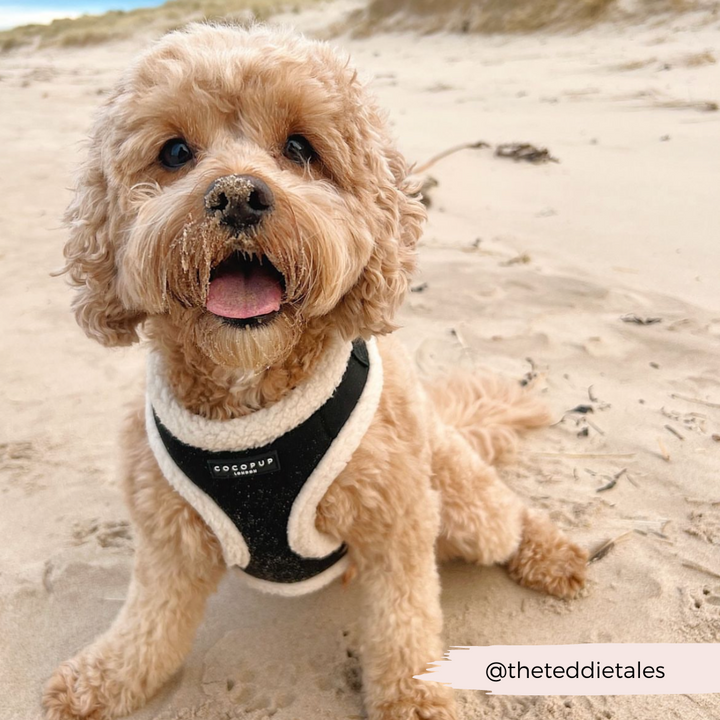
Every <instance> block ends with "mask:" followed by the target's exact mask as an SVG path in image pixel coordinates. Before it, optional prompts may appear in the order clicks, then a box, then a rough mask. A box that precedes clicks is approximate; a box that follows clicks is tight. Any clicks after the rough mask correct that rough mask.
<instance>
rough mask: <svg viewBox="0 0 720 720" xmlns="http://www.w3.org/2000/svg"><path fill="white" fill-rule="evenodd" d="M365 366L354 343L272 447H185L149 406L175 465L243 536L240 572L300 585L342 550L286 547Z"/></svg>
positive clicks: (359, 344) (362, 347)
mask: <svg viewBox="0 0 720 720" xmlns="http://www.w3.org/2000/svg"><path fill="white" fill-rule="evenodd" d="M369 368H370V361H369V358H368V350H367V346H366V344H365V342H364V341H362V340H358V341H356V342H354V343H353V348H352V352H351V354H350V358H349V360H348V364H347V368H346V369H345V373H344V375H343V377H342V380H341V381H340V384H339V385H338V387H337V389H336V390H335V392H334V393H333V395H332V396H331V397H330V398H329V399H328V400H327V401H326V402H325V404H324V405H322V406H321V407H320V408H319V409H318V410H317V411H315V413H314V414H313V415H311V416H310V417H309V418H308V419H307V420H306V421H305V422H303V423H302V424H300V425H298V426H297V427H295V428H294V429H292V430H290V431H289V432H286V433H285V434H284V435H281V436H280V437H279V438H277V439H276V440H274V441H273V442H271V443H270V444H268V445H265V446H264V447H259V448H253V449H251V450H242V451H239V452H210V451H208V450H204V449H202V448H197V447H193V446H190V445H186V444H185V443H183V442H182V441H180V440H179V439H178V438H176V437H175V436H174V435H172V433H171V432H170V431H169V430H168V429H167V428H166V427H165V426H164V425H163V423H162V422H161V421H160V419H159V418H158V416H157V414H156V413H155V412H154V410H153V418H154V421H155V426H156V427H157V431H158V433H159V436H160V438H161V440H162V444H163V445H164V446H165V449H166V450H167V452H168V454H169V455H170V457H171V458H172V460H173V462H174V463H175V464H176V465H177V467H178V468H179V469H180V470H181V471H182V472H183V474H184V475H185V476H186V477H187V478H188V479H189V480H190V481H191V482H192V483H193V484H194V485H196V486H197V487H198V488H199V489H200V490H202V492H203V493H205V495H207V496H208V497H209V498H210V499H211V500H212V501H213V502H214V503H215V504H216V505H217V506H218V507H219V508H220V510H222V512H223V513H224V514H225V515H226V516H227V517H228V518H229V519H230V520H231V521H232V523H233V524H234V525H235V527H236V528H237V529H238V531H239V532H240V534H241V535H242V537H243V539H244V540H245V543H246V545H247V548H248V550H249V552H250V562H249V564H248V565H247V566H246V567H244V568H243V571H244V572H245V573H247V574H248V575H250V576H252V577H254V578H258V579H259V580H263V581H266V582H271V583H298V582H301V581H305V580H308V579H310V578H313V577H315V576H317V575H319V574H320V573H322V572H324V571H326V570H328V569H329V568H330V567H331V566H333V565H335V564H336V563H337V562H338V561H339V560H340V559H341V558H342V557H343V556H344V555H345V553H346V552H347V548H346V547H345V546H344V545H341V546H340V547H339V548H338V549H337V550H335V551H334V552H332V553H330V554H329V555H326V556H325V557H321V558H308V557H302V556H301V555H298V554H297V553H295V552H294V551H293V550H292V548H291V547H290V543H289V541H288V523H289V520H290V514H291V512H292V509H293V504H294V503H295V501H296V499H297V498H298V495H299V494H300V492H301V490H302V488H303V486H304V485H305V483H306V482H307V480H308V478H310V476H311V474H312V473H313V471H314V470H315V468H316V467H317V465H318V463H319V462H320V461H321V460H322V458H323V457H324V456H325V454H326V453H327V452H328V449H329V448H330V446H331V445H332V443H333V441H334V440H335V438H337V437H338V434H339V433H340V431H341V430H342V428H343V427H344V425H345V424H346V422H347V421H348V418H349V417H350V415H351V414H352V412H353V410H354V409H355V407H356V405H357V404H358V401H359V399H360V397H361V395H362V393H363V389H364V388H365V385H366V383H367V379H368V373H369Z"/></svg>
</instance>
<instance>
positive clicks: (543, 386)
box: [0, 4, 720, 720]
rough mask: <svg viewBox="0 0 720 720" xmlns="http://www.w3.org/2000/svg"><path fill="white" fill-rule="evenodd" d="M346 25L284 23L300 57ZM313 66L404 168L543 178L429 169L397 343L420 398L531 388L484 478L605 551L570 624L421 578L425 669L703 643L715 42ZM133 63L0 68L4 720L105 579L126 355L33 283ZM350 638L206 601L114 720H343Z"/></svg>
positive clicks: (693, 700)
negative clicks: (123, 716)
mask: <svg viewBox="0 0 720 720" xmlns="http://www.w3.org/2000/svg"><path fill="white" fill-rule="evenodd" d="M347 7H348V5H347V4H346V5H340V6H333V7H331V8H330V9H322V10H320V11H318V10H314V11H308V12H306V13H303V14H301V15H290V16H287V17H284V20H290V21H292V22H295V23H298V24H300V26H301V27H303V28H305V29H308V30H314V31H321V30H323V28H325V27H327V26H328V25H329V24H331V23H332V22H334V21H336V20H338V18H339V17H340V14H341V13H342V12H343V11H344V10H345V9H347ZM337 42H338V43H339V44H340V45H343V46H345V47H346V48H347V49H348V50H349V51H350V52H351V53H352V54H353V57H354V59H355V63H356V64H357V65H358V66H359V67H360V68H361V69H362V72H363V75H364V76H365V77H366V78H368V79H369V80H370V81H371V82H372V85H373V87H374V89H375V91H376V92H377V94H378V95H379V98H380V101H381V103H382V104H383V105H384V106H385V107H387V108H388V110H389V113H390V117H391V119H392V122H393V125H394V130H395V133H396V135H397V137H398V138H399V141H400V145H401V147H402V149H403V150H404V151H405V152H406V154H407V156H408V157H409V158H410V159H412V160H417V161H418V162H423V161H425V160H427V159H428V158H429V157H431V156H432V155H434V154H435V153H437V152H440V151H442V150H444V149H446V148H447V147H450V146H452V145H453V144H456V143H460V142H472V141H476V140H484V141H486V142H488V143H490V144H491V145H493V146H495V145H496V144H498V143H502V142H513V141H523V142H530V143H533V144H535V145H537V146H539V147H547V148H548V149H549V150H550V152H551V153H552V154H553V155H554V156H555V157H557V158H558V159H559V161H560V162H559V163H548V164H542V165H533V164H530V163H521V162H513V161H511V160H507V159H501V158H496V157H494V155H493V151H492V148H490V149H482V150H466V151H463V152H460V153H457V154H455V155H452V156H450V157H448V158H447V159H445V160H443V161H442V162H440V163H438V164H437V165H436V166H435V167H433V168H432V169H431V170H430V171H429V172H430V174H432V175H433V176H434V177H435V178H436V179H437V181H438V183H439V184H438V185H437V187H436V188H434V189H433V190H432V191H431V200H432V206H431V209H430V222H429V225H428V228H427V231H426V233H425V235H424V239H423V242H422V248H421V265H422V271H421V274H420V276H419V277H418V279H417V285H419V286H420V287H419V288H418V289H419V290H421V291H418V292H414V293H412V294H411V295H410V296H409V299H408V302H407V303H406V305H405V307H404V310H403V312H402V323H403V325H404V327H403V329H402V330H401V331H400V335H401V337H403V338H404V339H405V341H406V342H407V344H408V345H409V346H410V347H411V348H412V350H413V352H414V354H415V359H416V362H417V364H418V366H419V367H420V369H421V370H422V371H423V372H434V371H437V370H439V369H442V368H443V367H449V366H453V365H457V364H463V365H467V366H475V367H486V368H490V369H493V370H495V371H498V372H502V373H504V374H506V375H508V376H510V377H515V378H517V379H520V378H523V377H524V376H526V374H527V373H531V375H533V376H536V377H535V384H536V387H537V390H538V392H541V393H543V395H544V396H545V397H546V398H547V401H548V402H549V403H550V405H551V406H552V408H553V410H554V412H555V415H556V418H557V420H558V423H557V424H556V425H554V426H553V427H551V428H548V429H546V430H543V431H540V432H536V433H533V434H532V435H530V436H528V437H527V439H526V441H525V442H524V443H523V445H522V452H521V454H520V456H519V458H518V461H517V463H516V464H513V465H508V466H507V467H505V468H504V469H503V473H504V475H505V477H506V478H507V480H508V482H509V483H510V484H511V485H512V486H513V487H515V488H516V489H517V490H518V492H520V493H521V494H522V495H523V496H525V497H526V498H527V499H528V502H529V503H530V504H532V505H533V506H535V507H537V508H542V509H544V510H546V511H547V512H549V513H550V514H551V516H552V517H553V518H554V519H555V520H556V521H557V522H558V523H559V524H560V525H561V526H562V527H563V528H565V529H566V530H567V531H568V532H569V533H571V534H572V535H573V536H574V537H576V538H577V539H578V540H579V541H580V542H581V543H583V544H584V545H586V546H587V547H589V548H593V547H596V546H597V545H598V544H599V543H601V542H603V541H605V540H607V539H610V538H617V537H622V539H621V540H619V541H618V543H617V544H616V545H615V546H614V547H613V548H612V549H611V550H610V552H609V553H608V554H606V555H605V556H604V557H603V558H602V559H600V560H599V561H598V562H596V563H594V564H593V565H592V566H591V569H590V582H589V586H588V588H587V591H586V592H585V593H584V595H583V597H581V598H580V599H578V600H576V601H574V602H564V601H560V600H555V599H550V598H547V597H544V596H541V595H539V594H536V593H534V592H531V591H528V590H524V589H521V588H519V587H517V586H516V585H515V584H513V583H512V582H511V581H510V580H509V579H508V578H507V576H506V575H505V573H504V572H503V571H502V570H501V569H498V568H475V567H470V566H466V565H462V564H453V565H450V566H448V567H446V568H445V569H444V570H443V607H444V611H445V617H446V626H445V642H446V644H447V645H469V644H472V645H480V644H523V643H527V644H531V643H532V644H541V643H570V642H618V643H620V642H718V641H720V480H719V477H718V476H719V472H718V468H719V465H720V462H719V461H720V442H718V441H717V440H716V439H713V434H717V433H720V407H719V406H720V367H719V366H720V359H719V354H718V341H719V340H720V292H719V291H718V279H719V278H718V268H720V242H718V241H717V229H718V227H720V203H718V199H717V186H718V182H717V169H718V167H720V113H718V112H715V111H712V110H709V109H708V108H712V107H713V106H712V105H709V103H716V102H718V101H720V94H719V92H718V88H719V87H720V65H719V64H718V63H717V62H715V61H716V60H720V51H718V50H717V48H720V30H718V29H717V28H713V27H712V26H709V25H706V24H704V23H701V22H700V19H699V18H698V17H695V16H685V17H683V18H680V19H677V20H675V21H673V22H672V23H666V24H663V25H659V26H654V27H653V26H650V25H647V26H642V27H634V28H625V29H619V28H617V27H598V28H595V29H593V30H591V31H587V32H585V33H583V34H581V35H579V36H574V37H573V36H544V35H536V36H527V37H520V38H517V37H516V38H510V37H492V38H482V37H469V36H448V35H437V36H433V37H419V36H415V35H412V34H394V35H384V36H376V37H370V38H367V39H362V40H352V39H349V38H348V37H339V38H337ZM143 43H144V39H143V38H137V39H135V40H133V41H129V42H124V43H116V44H111V45H105V46H100V47H97V48H92V49H74V50H49V49H48V50H43V51H37V52H32V51H30V50H22V51H19V52H17V53H15V54H5V55H2V56H0V98H2V100H1V103H2V111H0V137H2V140H3V142H2V152H0V198H1V200H0V297H1V298H2V308H3V312H2V315H1V316H0V363H1V366H0V368H1V370H0V372H1V374H0V378H1V381H2V382H1V383H0V398H1V402H2V408H3V411H2V414H1V416H0V527H2V535H3V538H4V542H3V543H2V544H1V545H0V643H1V644H0V648H1V649H0V718H2V720H36V719H37V718H40V717H41V710H40V707H39V696H40V689H41V686H42V684H43V682H44V681H45V679H46V678H47V677H48V676H49V674H50V673H51V671H52V670H53V668H54V667H55V666H56V665H57V664H58V663H59V662H60V661H62V660H64V659H66V658H68V657H69V656H71V655H72V654H74V653H75V652H76V651H77V650H78V649H80V648H81V647H82V646H83V645H84V644H86V643H87V642H89V641H90V640H92V638H93V637H94V636H95V635H96V634H97V633H99V632H101V631H102V630H104V629H105V628H106V627H107V626H108V625H109V623H110V622H111V620H112V618H113V617H114V615H115V614H116V613H117V611H118V610H119V608H120V606H121V604H122V601H123V598H124V596H125V593H126V588H127V583H128V579H129V575H130V569H131V563H132V547H133V541H132V530H131V528H130V526H129V524H128V516H127V512H126V510H125V508H124V506H123V502H122V499H121V495H120V492H119V489H118V486H117V478H116V468H117V462H118V449H117V445H116V436H117V433H118V428H119V425H120V422H121V419H122V416H123V412H124V408H125V406H126V404H127V402H128V401H129V400H130V398H131V397H133V395H134V393H135V392H136V388H137V385H138V378H139V377H140V375H141V374H142V370H143V350H142V349H141V348H132V349H129V350H116V351H109V350H105V349H103V348H101V347H100V346H97V345H95V344H93V343H92V342H91V341H89V340H86V339H85V337H84V336H83V335H82V333H81V331H80V330H79V329H78V328H77V327H76V326H75V324H74V320H73V318H72V316H71V314H70V312H69V300H70V293H69V291H68V289H67V287H66V286H65V284H64V282H63V281H62V280H59V279H52V278H51V277H50V276H49V272H50V271H51V270H53V269H54V268H57V267H58V266H59V265H61V248H62V245H63V242H64V237H65V233H64V231H63V229H62V228H61V226H60V220H59V218H60V216H61V214H62V210H63V208H64V206H65V205H66V204H67V202H68V199H69V197H70V191H69V189H68V188H69V187H70V186H71V183H72V179H71V178H72V169H73V167H74V166H75V165H76V163H77V162H78V159H79V158H80V156H81V152H82V150H81V145H80V141H81V140H82V139H83V137H84V136H85V134H86V132H87V129H88V126H89V123H90V118H91V115H92V111H93V109H94V108H95V107H96V106H97V104H98V103H99V102H100V100H101V97H102V95H103V93H105V92H106V91H107V90H108V88H109V87H111V85H112V83H113V82H114V80H115V79H116V78H117V76H118V74H119V72H120V71H121V69H122V68H123V67H124V66H125V65H126V63H127V62H128V61H129V59H130V58H131V57H132V56H133V54H134V53H135V52H136V51H137V49H138V48H139V47H141V46H142V44H143ZM421 283H423V284H426V285H425V286H424V287H423V285H420V284H421ZM628 315H635V316H637V318H639V319H642V320H645V319H648V318H659V322H655V323H653V324H646V325H643V324H637V323H635V322H625V321H623V319H622V318H623V317H625V316H628ZM626 319H630V318H626ZM590 388H591V389H590ZM579 405H585V406H590V407H591V408H592V412H591V413H587V414H581V413H578V412H571V411H572V410H573V409H574V408H577V406H579ZM621 471H624V472H623V473H622V474H620V473H621ZM616 476H619V477H617V482H616V484H615V486H614V487H612V488H610V489H607V490H605V491H603V492H598V489H599V488H601V487H602V486H603V485H607V484H608V482H609V480H610V479H611V478H613V477H616ZM359 611H360V610H359V607H358V601H357V598H356V596H355V590H354V589H353V587H352V586H351V587H350V588H349V589H348V590H343V589H342V588H340V587H337V586H333V587H331V588H329V589H328V590H327V591H324V592H322V593H321V594H319V595H317V596H312V597H308V598H304V599H300V600H284V599H277V598H268V597H265V596H259V595H256V594H254V593H253V592H251V591H249V590H246V589H245V588H244V587H243V585H242V582H241V580H240V579H239V578H237V577H236V576H233V575H230V576H229V577H228V578H227V579H226V580H225V581H224V582H223V584H222V586H221V588H220V590H219V592H218V594H217V595H216V596H215V597H214V598H213V599H212V602H211V603H210V606H209V609H208V612H207V616H206V619H205V622H204V624H203V626H202V628H201V630H200V633H199V635H198V638H197V642H196V644H195V646H194V649H193V651H192V654H191V655H190V657H189V659H188V661H187V663H186V665H185V667H184V669H183V670H182V671H181V672H180V673H179V674H178V675H177V677H176V678H175V679H174V680H173V681H172V682H171V683H170V684H169V686H168V687H166V688H165V689H164V690H163V691H162V693H161V694H160V696H159V697H157V698H156V699H155V700H154V701H153V702H152V703H151V705H150V706H148V707H147V708H146V709H145V710H143V711H141V712H139V713H137V714H136V715H135V716H134V717H136V718H137V719H138V720H140V719H149V718H157V719H158V720H175V719H176V718H196V719H198V720H199V719H201V718H213V719H219V718H234V717H243V718H249V719H250V720H259V719H260V718H264V717H267V716H269V715H272V716H273V717H274V718H276V719H277V720H311V719H312V720H324V719H325V718H327V719H330V718H333V719H334V720H337V718H360V717H361V716H362V713H363V710H362V704H361V697H360V694H359V683H360V678H359V665H358V660H357V652H356V650H357V641H356V634H355V633H356V631H355V620H356V618H357V616H358V613H359ZM458 696H459V701H460V707H461V717H462V720H471V719H472V720H475V719H476V718H477V719H480V718H482V719H484V718H499V717H502V718H507V719H508V720H521V719H522V720H531V719H532V720H535V719H538V720H539V719H540V718H553V719H555V718H562V719H568V720H591V719H592V720H595V719H597V718H608V719H618V720H619V719H621V718H634V719H641V718H642V719H644V718H647V719H648V720H649V719H653V720H655V719H664V718H668V719H669V718H683V719H684V720H695V719H696V718H697V719H699V718H708V719H709V718H717V717H719V716H720V699H718V696H717V695H715V696H711V695H705V696H657V697H630V696H629V697H588V698H583V697H578V698H568V699H565V698H558V697H547V698H542V697H518V698H512V697H510V698H501V697H500V698H498V697H486V696H484V695H483V694H481V693H474V692H459V693H458Z"/></svg>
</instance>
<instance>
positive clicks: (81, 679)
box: [42, 651, 132, 720]
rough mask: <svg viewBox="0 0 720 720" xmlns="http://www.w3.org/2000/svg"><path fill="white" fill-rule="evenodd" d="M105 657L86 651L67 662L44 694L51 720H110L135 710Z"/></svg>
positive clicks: (49, 682) (48, 719) (58, 670)
mask: <svg viewBox="0 0 720 720" xmlns="http://www.w3.org/2000/svg"><path fill="white" fill-rule="evenodd" d="M122 696H123V693H122V688H121V686H120V683H119V682H118V679H117V678H113V677H112V673H110V672H108V669H107V668H106V667H105V665H104V663H103V660H102V657H100V656H98V655H96V654H95V653H92V652H89V651H86V652H85V653H81V654H80V655H78V656H77V657H75V658H73V659H72V660H68V661H66V662H64V663H63V664H62V665H60V667H59V668H58V669H57V670H56V671H55V672H54V673H53V675H52V677H51V678H50V680H48V683H47V685H46V686H45V690H44V692H43V699H42V702H43V707H44V708H45V717H46V718H47V720H80V719H82V720H110V718H114V717H118V716H119V715H125V714H127V713H128V712H130V710H131V709H132V708H131V707H130V706H129V703H128V702H127V698H126V702H123V701H122Z"/></svg>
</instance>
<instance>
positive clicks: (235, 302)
mask: <svg viewBox="0 0 720 720" xmlns="http://www.w3.org/2000/svg"><path fill="white" fill-rule="evenodd" d="M284 292H285V281H284V278H283V276H282V274H281V273H280V272H279V271H278V270H277V269H276V268H275V267H273V265H272V263H271V262H270V261H269V260H268V259H267V258H265V257H256V256H254V255H252V256H251V255H245V254H243V253H239V252H238V253H234V254H233V255H231V256H230V257H229V258H228V259H227V260H224V261H223V262H222V263H220V265H218V266H217V267H216V268H215V269H214V270H213V271H212V273H211V275H210V287H209V289H208V296H207V302H206V303H205V307H206V308H207V310H208V311H209V312H211V313H212V314H213V315H217V317H219V318H222V319H223V321H224V322H225V323H226V324H228V325H233V326H234V327H239V328H245V327H253V326H257V325H262V324H264V323H267V322H269V321H270V320H272V319H273V318H274V317H276V316H277V315H278V314H279V313H280V308H281V306H282V299H283V294H284Z"/></svg>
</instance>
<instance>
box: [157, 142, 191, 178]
mask: <svg viewBox="0 0 720 720" xmlns="http://www.w3.org/2000/svg"><path fill="white" fill-rule="evenodd" d="M192 159H193V154H192V150H191V149H190V147H189V146H188V144H187V143H186V142H185V141H184V140H183V139H182V138H173V139H172V140H168V141H167V142H166V143H165V144H164V145H163V146H162V150H161V151H160V156H159V160H160V162H161V163H162V164H163V165H164V166H165V167H166V168H167V169H168V170H177V169H178V168H181V167H182V166H183V165H187V163H189V162H190V161H191V160H192Z"/></svg>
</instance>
